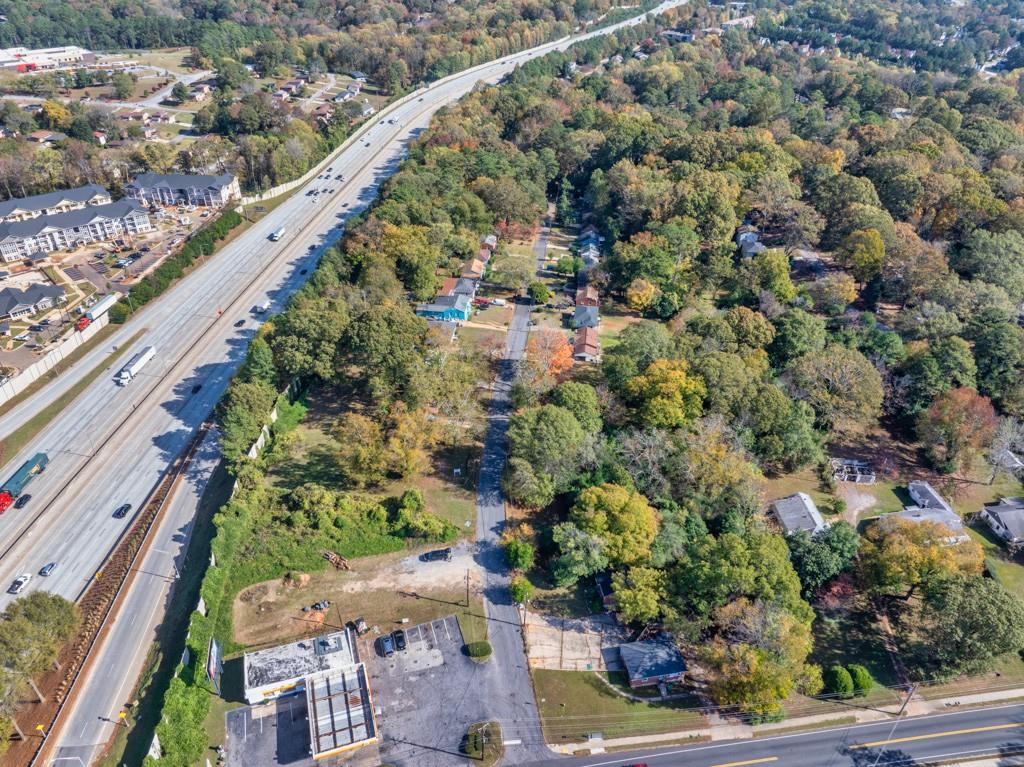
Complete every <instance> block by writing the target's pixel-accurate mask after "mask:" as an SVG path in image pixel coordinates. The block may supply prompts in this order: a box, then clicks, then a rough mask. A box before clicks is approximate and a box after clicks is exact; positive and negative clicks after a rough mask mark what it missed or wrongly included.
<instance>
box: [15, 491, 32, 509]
mask: <svg viewBox="0 0 1024 767" xmlns="http://www.w3.org/2000/svg"><path fill="white" fill-rule="evenodd" d="M31 500H32V496H31V495H29V494H28V493H26V494H25V495H19V496H18V500H16V501H15V502H14V508H16V509H24V508H25V507H26V506H27V505H28V502H29V501H31Z"/></svg>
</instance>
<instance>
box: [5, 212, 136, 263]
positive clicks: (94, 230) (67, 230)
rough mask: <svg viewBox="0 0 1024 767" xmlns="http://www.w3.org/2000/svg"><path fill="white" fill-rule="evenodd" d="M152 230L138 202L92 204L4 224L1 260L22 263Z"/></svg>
mask: <svg viewBox="0 0 1024 767" xmlns="http://www.w3.org/2000/svg"><path fill="white" fill-rule="evenodd" d="M152 230H153V225H152V223H150V220H149V214H148V213H146V211H145V210H144V209H143V208H142V206H141V205H139V203H137V202H135V201H134V200H118V201H117V202H112V203H108V204H106V205H89V206H86V207H83V208H79V209H77V210H69V211H67V212H64V213H55V214H52V215H48V214H43V215H39V216H35V217H34V218H29V219H26V220H23V221H5V222H3V223H0V257H2V258H3V259H4V261H19V260H21V259H24V258H29V257H35V256H39V255H44V254H46V253H52V252H54V251H57V250H70V249H72V248H76V247H78V246H79V245H86V244H88V243H90V242H101V241H104V240H112V239H114V238H116V237H121V236H123V235H126V234H127V235H136V234H141V233H143V232H150V231H152Z"/></svg>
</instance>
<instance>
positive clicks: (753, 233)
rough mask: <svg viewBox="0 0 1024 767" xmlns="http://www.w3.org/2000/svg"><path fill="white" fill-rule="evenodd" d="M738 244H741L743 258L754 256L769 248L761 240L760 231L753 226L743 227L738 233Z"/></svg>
mask: <svg viewBox="0 0 1024 767" xmlns="http://www.w3.org/2000/svg"><path fill="white" fill-rule="evenodd" d="M736 244H737V245H739V247H740V254H741V255H742V256H743V258H753V257H754V256H756V255H757V254H758V253H763V252H764V251H766V250H767V248H766V247H765V245H764V243H763V242H761V235H760V233H759V232H757V230H755V229H752V228H741V229H740V231H738V232H737V233H736Z"/></svg>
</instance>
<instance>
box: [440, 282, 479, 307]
mask: <svg viewBox="0 0 1024 767" xmlns="http://www.w3.org/2000/svg"><path fill="white" fill-rule="evenodd" d="M479 285H480V283H479V282H477V281H476V280H471V279H470V278H469V277H446V278H445V281H444V283H443V284H442V285H441V291H440V293H439V294H438V295H442V296H469V300H470V301H472V300H473V299H474V298H476V289H477V287H478V286H479Z"/></svg>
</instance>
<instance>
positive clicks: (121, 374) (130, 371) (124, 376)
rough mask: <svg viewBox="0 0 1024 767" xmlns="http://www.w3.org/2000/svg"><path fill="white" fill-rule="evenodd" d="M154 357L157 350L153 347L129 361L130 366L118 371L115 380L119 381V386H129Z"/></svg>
mask: <svg viewBox="0 0 1024 767" xmlns="http://www.w3.org/2000/svg"><path fill="white" fill-rule="evenodd" d="M154 356H156V349H154V348H153V347H152V346H147V347H146V348H145V349H143V350H142V351H141V352H139V353H138V354H136V355H135V356H134V357H132V358H131V359H130V360H128V364H127V365H125V366H124V367H123V368H121V369H120V370H119V371H117V378H116V379H115V380H116V381H117V385H118V386H127V385H128V384H129V383H131V382H132V381H133V380H135V378H136V377H137V376H138V375H139V372H140V371H141V370H142V368H144V367H145V366H146V363H147V362H149V361H150V360H151V359H153V357H154Z"/></svg>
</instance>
